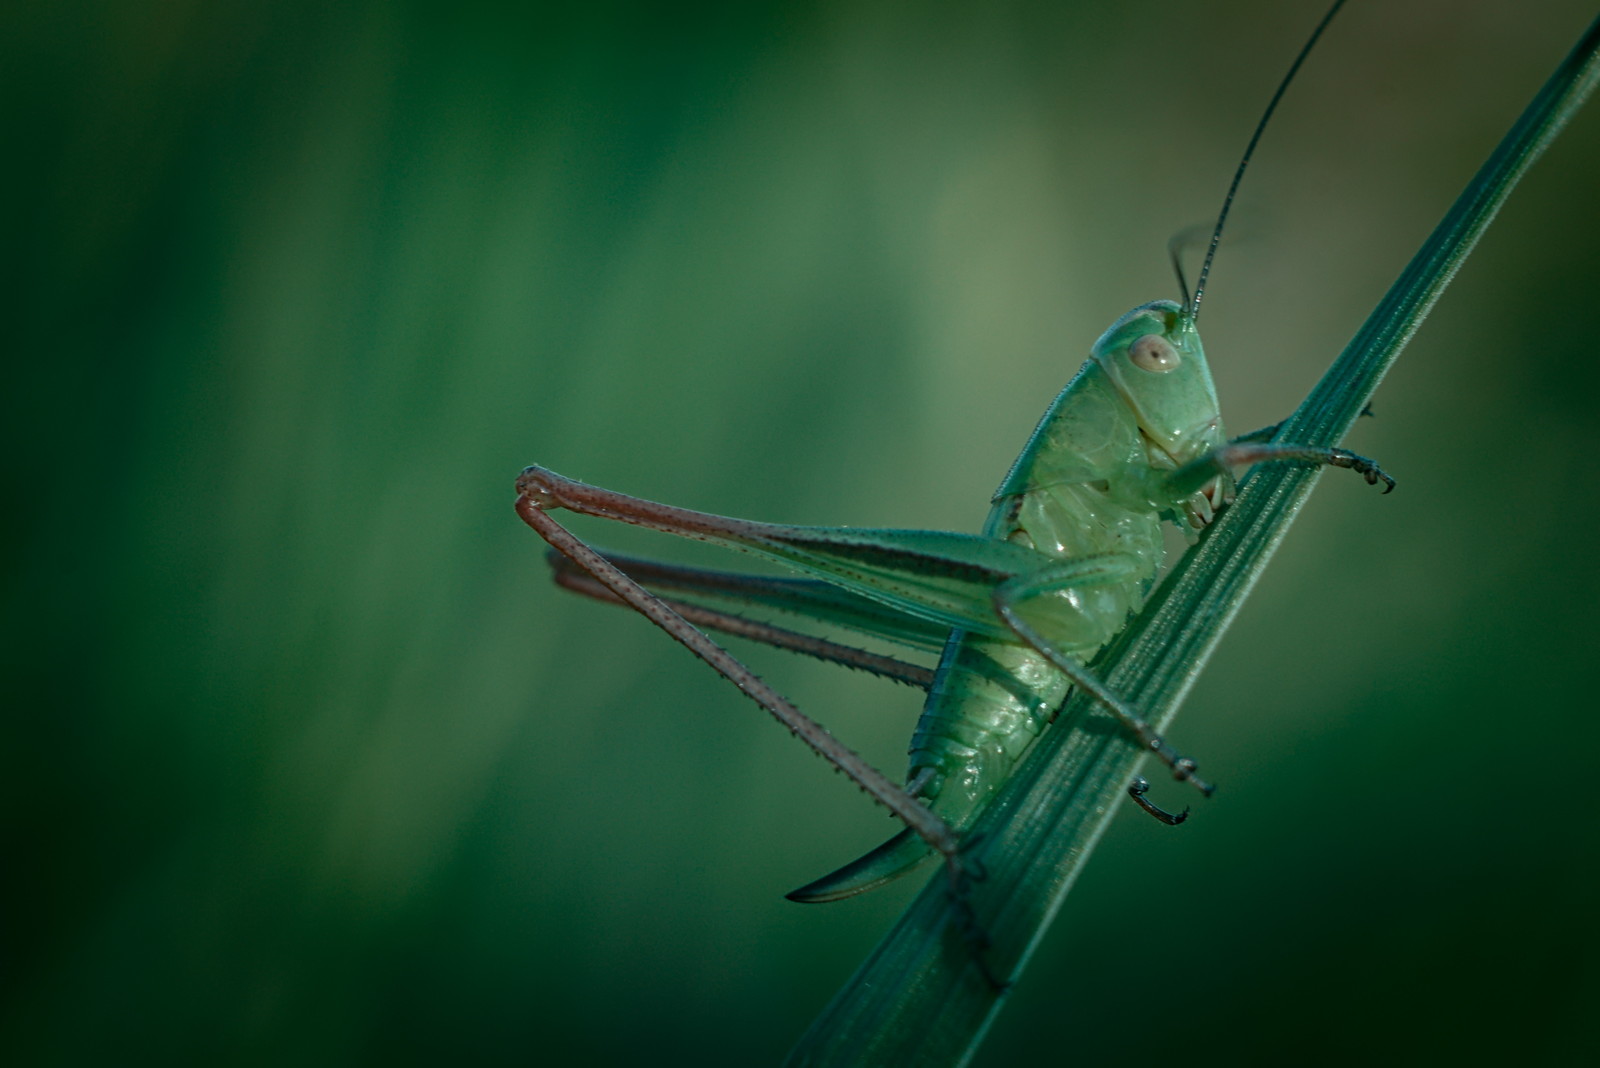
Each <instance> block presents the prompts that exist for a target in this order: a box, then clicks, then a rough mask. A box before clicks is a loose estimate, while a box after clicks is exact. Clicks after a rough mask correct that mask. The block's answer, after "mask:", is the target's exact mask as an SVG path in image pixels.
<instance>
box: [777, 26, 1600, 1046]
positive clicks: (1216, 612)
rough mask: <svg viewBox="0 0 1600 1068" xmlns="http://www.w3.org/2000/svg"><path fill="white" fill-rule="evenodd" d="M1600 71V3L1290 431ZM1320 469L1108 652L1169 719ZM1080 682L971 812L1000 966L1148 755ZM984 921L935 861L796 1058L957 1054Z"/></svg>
mask: <svg viewBox="0 0 1600 1068" xmlns="http://www.w3.org/2000/svg"><path fill="white" fill-rule="evenodd" d="M1597 79H1600V20H1597V21H1596V22H1595V23H1594V24H1592V25H1591V26H1590V27H1589V29H1588V30H1587V31H1585V33H1584V35H1583V36H1582V38H1580V40H1579V41H1578V44H1577V46H1576V47H1575V48H1574V49H1573V51H1572V53H1571V54H1570V55H1569V56H1568V57H1567V58H1566V59H1565V60H1563V61H1562V63H1561V65H1560V66H1559V67H1557V69H1556V72H1555V74H1554V75H1552V76H1551V78H1550V81H1549V82H1548V83H1547V84H1546V85H1545V86H1544V88H1543V89H1541V90H1540V92H1539V94H1538V95H1537V96H1536V97H1535V98H1534V100H1533V103H1532V104H1530V105H1529V107H1528V109H1527V111H1525V112H1524V113H1523V115H1522V117H1521V118H1520V119H1518V120H1517V123H1516V125H1515V126H1513V127H1512V129H1511V132H1510V133H1508V134H1507V135H1506V137H1505V139H1504V140H1503V141H1502V142H1501V143H1500V146H1499V147H1498V148H1496V149H1495V151H1494V154H1493V155H1492V156H1490V158H1489V160H1488V162H1487V163H1485V164H1484V166H1483V168H1482V169H1481V170H1480V171H1479V172H1478V174H1477V175H1476V176H1475V177H1474V178H1473V179H1472V181H1471V182H1470V183H1469V184H1468V186H1467V189H1466V191H1465V192H1464V193H1462V195H1461V196H1460V197H1459V198H1458V199H1457V201H1456V203H1455V204H1454V206H1452V207H1451V209H1450V211H1449V213H1448V214H1447V215H1446V216H1445V218H1444V221H1443V222H1442V223H1440V224H1439V226H1438V228H1437V229H1435V230H1434V232H1433V234H1432V235H1430V236H1429V238H1428V240H1427V242H1426V243H1425V244H1424V245H1423V246H1422V249H1421V251H1419V252H1418V253H1417V255H1416V256H1415V257H1414V258H1413V259H1412V261H1411V263H1410V264H1409V265H1408V266H1407V267H1406V269H1405V271H1404V272H1402V273H1401V275H1400V278H1399V280H1398V281H1396V282H1395V284H1394V285H1393V286H1392V287H1391V288H1390V290H1389V292H1388V293H1387V294H1386V295H1385V296H1384V298H1383V300H1382V301H1381V302H1380V303H1379V304H1378V307H1377V308H1376V309H1375V310H1374V311H1373V313H1372V315H1371V316H1370V317H1369V318H1368V319H1367V321H1366V323H1365V324H1364V325H1363V326H1362V327H1361V329H1360V330H1359V331H1358V332H1357V333H1356V336H1355V338H1354V339H1353V340H1352V341H1351V342H1350V344H1349V345H1348V346H1346V348H1345V350H1344V351H1343V352H1342V353H1341V354H1340V355H1339V358H1338V359H1337V360H1335V361H1334V363H1333V366H1332V367H1330V368H1329V369H1328V371H1327V373H1326V374H1325V375H1323V377H1322V379H1321V381H1319V382H1318V383H1317V385H1316V387H1315V388H1314V389H1313V390H1312V391H1311V394H1310V396H1308V397H1307V398H1306V400H1305V402H1304V403H1303V404H1301V405H1300V407H1299V408H1298V409H1297V410H1296V411H1295V413H1294V415H1292V416H1291V417H1290V418H1289V419H1288V420H1287V421H1286V422H1285V423H1284V424H1283V426H1282V427H1281V428H1280V429H1279V432H1278V436H1277V439H1276V440H1280V441H1290V442H1295V443H1299V444H1307V445H1337V444H1338V442H1339V440H1340V439H1341V438H1342V437H1343V436H1344V433H1345V431H1346V430H1348V429H1349V427H1350V426H1351V424H1353V423H1354V422H1355V421H1356V419H1357V417H1358V416H1359V415H1360V413H1361V411H1362V409H1363V408H1364V407H1365V406H1366V405H1367V402H1368V401H1369V400H1370V399H1371V397H1372V394H1373V391H1374V390H1376V389H1377V386H1378V383H1379V381H1380V380H1381V379H1382V378H1383V375H1384V373H1385V372H1386V371H1387V370H1388V369H1389V366H1390V364H1392V363H1393V362H1394V360H1395V358H1396V357H1397V356H1398V355H1399V353H1400V350H1401V348H1403V347H1404V345H1405V343H1406V342H1407V341H1408V340H1410V338H1411V335H1412V334H1413V333H1414V332H1415V331H1416V329H1417V327H1418V326H1419V325H1420V324H1421V322H1422V320H1423V318H1424V317H1426V315H1427V314H1428V311H1429V310H1430V309H1431V308H1432V307H1433V303H1434V301H1435V300H1437V299H1438V297H1439V294H1440V293H1441V292H1443V290H1444V288H1445V286H1447V285H1448V284H1449V283H1450V280H1451V278H1452V277H1453V276H1454V274H1455V272H1456V270H1457V268H1459V267H1460V265H1461V263H1462V261H1463V260H1465V259H1466V257H1467V254H1468V253H1469V252H1471V251H1472V248H1473V246H1474V245H1475V244H1476V243H1477V240H1478V238H1479V237H1480V236H1481V235H1482V234H1483V232H1484V230H1485V229H1487V227H1488V225H1489V223H1490V221H1491V220H1492V219H1493V218H1494V216H1495V213H1496V212H1498V211H1499V209H1500V206H1501V205H1502V204H1503V203H1504V202H1505V199H1506V197H1507V195H1508V194H1509V193H1510V191H1511V189H1512V187H1513V186H1515V185H1516V183H1517V182H1518V181H1519V180H1520V179H1521V178H1522V176H1523V174H1525V173H1526V172H1527V170H1528V168H1529V166H1530V165H1531V164H1532V163H1533V161H1534V160H1535V159H1537V158H1538V156H1539V155H1540V153H1542V152H1543V151H1544V149H1545V147H1546V146H1548V145H1549V143H1550V142H1551V141H1552V140H1553V139H1554V137H1555V136H1556V134H1557V133H1558V132H1559V131H1560V129H1561V127H1562V126H1563V125H1564V124H1565V123H1566V122H1567V120H1568V119H1570V118H1571V117H1572V116H1573V115H1574V114H1575V113H1576V112H1577V110H1578V108H1579V107H1580V106H1582V103H1583V101H1584V99H1585V98H1586V97H1587V95H1588V94H1589V92H1590V91H1591V90H1592V89H1593V88H1594V85H1595V82H1596V80H1597ZM1318 473H1319V472H1318V470H1316V469H1309V468H1305V467H1300V466H1295V465H1288V464H1278V465H1271V466H1266V467H1263V468H1261V469H1259V470H1257V471H1255V472H1253V473H1252V475H1251V476H1250V477H1249V478H1247V479H1246V480H1245V482H1244V484H1243V486H1242V488H1241V490H1240V493H1239V496H1238V499H1237V500H1236V501H1235V502H1234V504H1233V506H1232V507H1231V508H1229V509H1228V511H1227V513H1226V514H1225V515H1224V516H1223V517H1222V518H1221V519H1220V520H1219V521H1218V522H1217V523H1215V524H1214V525H1213V526H1212V528H1211V529H1210V530H1209V531H1208V532H1207V536H1206V537H1205V538H1204V539H1203V540H1202V542H1201V544H1200V545H1199V546H1197V547H1196V548H1195V549H1194V550H1193V551H1192V552H1190V553H1188V554H1186V555H1185V556H1184V558H1183V559H1182V560H1181V561H1179V563H1178V565H1177V566H1176V567H1175V568H1174V569H1173V571H1172V573H1171V574H1170V575H1169V576H1168V577H1167V579H1166V581H1165V582H1163V583H1162V585H1161V587H1160V588H1159V589H1158V590H1157V591H1156V593H1155V596H1154V597H1152V598H1151V601H1150V603H1149V604H1148V605H1146V606H1145V609H1144V611H1143V612H1141V613H1140V614H1139V616H1138V617H1137V618H1136V619H1135V620H1134V621H1133V622H1132V623H1130V624H1129V626H1128V628H1127V630H1126V631H1124V633H1123V634H1122V635H1121V636H1120V637H1119V638H1118V639H1117V641H1116V642H1115V643H1114V644H1113V645H1112V646H1111V648H1110V649H1108V650H1107V652H1106V654H1105V655H1104V656H1102V657H1101V658H1100V659H1099V660H1098V662H1097V664H1096V669H1097V671H1098V672H1099V674H1100V675H1101V677H1102V678H1104V679H1105V680H1106V682H1107V683H1108V684H1109V685H1110V687H1111V688H1112V690H1113V691H1114V692H1116V693H1119V694H1122V695H1124V696H1125V697H1126V698H1127V699H1128V700H1130V701H1132V702H1133V703H1134V704H1135V705H1137V706H1139V707H1141V708H1143V709H1145V710H1146V712H1147V714H1148V716H1149V718H1150V719H1151V720H1152V721H1154V722H1155V723H1156V724H1157V725H1158V726H1160V727H1162V728H1165V726H1166V725H1167V723H1168V722H1169V721H1170V720H1171V718H1172V716H1173V714H1174V713H1175V712H1176V711H1177V708H1178V705H1179V704H1180V703H1181V702H1182V700H1183V698H1184V696H1185V694H1186V693H1187V692H1188V689H1189V686H1190V684H1191V683H1192V682H1193V680H1194V678H1195V676H1196V675H1197V674H1198V673H1199V671H1200V669H1201V667H1202V666H1203V665H1204V664H1205V662H1206V660H1207V658H1208V657H1209V656H1210V655H1211V651H1212V650H1213V649H1214V648H1215V647H1216V644H1217V642H1218V641H1219V640H1220V639H1221V637H1222V634H1223V632H1224V631H1226V630H1227V628H1228V625H1229V624H1230V623H1231V622H1232V620H1233V617H1234V615H1235V613H1236V612H1237V611H1238V609H1239V606H1240V604H1241V603H1242V602H1243V600H1244V598H1245V596H1246V594H1248V593H1249V591H1250V588H1251V587H1252V586H1253V585H1254V583H1255V580H1256V578H1257V576H1259V575H1260V573H1261V570H1262V568H1263V567H1265V566H1266V563H1267V560H1268V559H1269V558H1270V557H1271V556H1272V553H1273V551H1274V550H1275V549H1276V548H1277V546H1278V543H1279V542H1280V541H1281V540H1282V538H1283V536H1284V534H1285V533H1286V532H1287V530H1288V528H1289V524H1290V523H1291V522H1292V521H1293V519H1294V517H1295V514H1296V513H1297V512H1298V511H1299V509H1300V506H1301V505H1302V504H1303V503H1304V502H1305V499H1306V497H1307V495H1308V494H1309V493H1310V492H1311V488H1312V486H1313V485H1314V484H1315V482H1316V479H1317V476H1318ZM1144 757H1145V754H1144V752H1143V751H1141V750H1139V749H1137V748H1135V747H1134V746H1132V745H1130V744H1128V742H1127V741H1126V739H1125V738H1124V737H1123V736H1122V735H1121V734H1120V733H1119V732H1118V731H1117V729H1116V728H1115V725H1114V724H1113V722H1112V721H1111V720H1110V719H1109V717H1107V716H1106V715H1104V714H1103V713H1101V712H1099V711H1098V710H1097V709H1096V708H1095V707H1093V705H1092V704H1091V703H1090V702H1089V701H1088V700H1087V699H1086V698H1084V697H1083V696H1082V695H1076V694H1075V695H1074V696H1073V697H1072V698H1070V699H1069V700H1068V702H1067V704H1066V706H1065V707H1064V708H1063V709H1062V712H1061V716H1060V718H1059V720H1058V721H1057V724H1056V726H1054V727H1053V728H1052V729H1051V730H1049V731H1047V732H1046V733H1045V735H1044V737H1042V738H1041V739H1040V741H1039V743H1038V744H1037V745H1036V746H1035V747H1034V749H1033V750H1032V751H1031V752H1030V753H1029V754H1028V756H1027V758H1026V759H1025V760H1024V761H1023V763H1022V764H1021V766H1020V767H1019V769H1018V771H1017V773H1016V775H1015V776H1014V777H1013V778H1012V780H1011V781H1010V782H1009V783H1008V784H1007V785H1006V787H1005V788H1004V789H1003V790H1002V792H1001V793H1000V795H999V796H998V797H997V798H996V799H995V801H994V802H993V804H991V805H990V806H989V809H988V810H987V811H986V812H985V813H984V815H983V817H982V819H981V820H980V821H979V822H978V824H977V826H976V827H975V828H974V829H973V837H974V840H975V841H976V842H977V845H976V846H975V847H974V848H973V849H972V850H971V856H972V858H973V859H974V860H975V861H979V862H981V864H982V865H983V868H984V869H985V874H986V877H985V878H983V879H982V880H981V881H979V882H977V883H975V884H974V887H973V889H972V891H971V892H970V895H969V897H968V899H967V904H968V905H970V909H971V914H972V916H974V917H975V918H976V926H977V929H981V930H982V932H983V934H984V935H985V936H987V937H988V939H989V940H990V943H989V948H988V951H987V954H986V958H985V959H986V963H987V965H988V968H989V969H990V970H991V971H992V972H993V973H994V974H996V975H999V976H1002V977H1006V978H1008V979H1011V980H1013V981H1014V980H1015V979H1016V977H1017V976H1018V975H1020V973H1021V971H1022V968H1023V966H1024V965H1025V964H1026V962H1027V959H1028V957H1029V955H1030V954H1031V953H1032V951H1033V949H1034V947H1035V946H1036V945H1037V944H1038V942H1039V939H1040V938H1041V937H1042V935H1043V933H1044V931H1045V930H1046V928H1047V927H1048V926H1049V923H1050V921H1051V919H1052V918H1053V917H1054V916H1055V914H1056V912H1057V910H1059V909H1060V907H1061V904H1062V901H1063V899H1064V898H1065V896H1066V893H1067V890H1068V889H1069V888H1070V887H1071V885H1072V881H1073V879H1074V878H1075V877H1076V876H1077V874H1078V872H1079V871H1080V870H1081V868H1082V865H1083V862H1084V861H1085V860H1086V859H1087V857H1088V856H1089V853H1090V852H1091V851H1092V850H1093V848H1094V846H1095V843H1096V842H1097V841H1098V840H1099V838H1100V835H1101V834H1102V833H1103V832H1104V831H1105V828H1106V825H1107V824H1108V823H1109V821H1110V818H1111V814H1112V813H1113V811H1114V810H1115V806H1117V805H1119V804H1120V803H1121V802H1122V794H1123V792H1124V790H1125V789H1126V787H1127V785H1128V782H1129V781H1130V780H1131V779H1132V777H1133V775H1134V773H1135V772H1136V770H1137V768H1138V765H1139V764H1140V762H1141V761H1142V760H1143V759H1144ZM973 930H974V925H973V923H972V922H970V921H968V922H963V918H962V913H961V910H958V909H957V908H955V907H953V905H952V902H951V900H950V898H949V894H948V891H947V884H946V881H945V880H944V878H943V877H942V876H941V877H938V878H935V879H934V880H933V881H932V882H931V883H930V884H929V886H928V887H927V888H926V889H925V890H924V891H923V892H922V894H921V895H920V896H918V898H917V899H916V900H915V901H914V902H913V903H912V904H911V906H910V907H909V908H908V909H907V911H906V913H905V914H904V915H903V916H902V917H901V918H900V921H899V922H898V923H897V924H896V926H895V928H894V929H893V930H892V931H891V932H890V933H889V935H888V937H887V938H886V939H885V940H884V941H883V942H882V943H881V944H880V945H879V946H878V947H877V949H876V950H874V951H873V953H872V955H871V956H870V957H868V959H867V960H866V962H865V963H864V964H862V966H861V968H860V969H859V970H858V971H857V972H856V974H855V975H854V976H853V977H852V978H851V979H850V980H849V982H847V983H846V984H845V986H844V987H843V989H841V990H840V991H839V993H838V994H837V995H836V996H835V997H834V999H833V1001H832V1002H831V1003H830V1004H829V1005H828V1007H827V1008H826V1009H824V1010H823V1012H822V1014H821V1015H820V1016H819V1017H818V1018H817V1019H816V1021H815V1022H814V1023H813V1024H812V1026H811V1028H810V1029H809V1030H808V1031H807V1032H806V1034H805V1035H804V1036H803V1037H802V1039H801V1040H800V1043H799V1045H798V1046H797V1047H796V1048H795V1050H794V1051H793V1053H792V1054H791V1055H790V1059H789V1063H790V1064H793V1065H813V1064H827V1065H846V1064H917V1065H935V1064H959V1063H964V1062H965V1061H966V1060H967V1059H969V1058H970V1057H971V1056H972V1054H973V1053H974V1052H975V1051H976V1049H977V1047H978V1045H979V1043H980V1042H981V1041H982V1038H983V1035H984V1032H985V1031H986V1030H987V1028H988V1026H989V1024H990V1023H991V1022H992V1021H993V1019H994V1015H995V1013H996V1012H997V1011H998V1009H999V1006H1000V1004H1001V1002H1002V1001H1003V997H1002V992H1001V991H1000V990H998V989H997V988H996V987H995V986H994V985H993V984H991V982H990V981H989V980H988V979H987V978H986V977H985V974H984V969H983V968H981V967H980V966H979V965H978V964H977V963H975V961H974V958H973V954H972V949H971V947H970V943H969V938H970V936H971V934H972V932H973Z"/></svg>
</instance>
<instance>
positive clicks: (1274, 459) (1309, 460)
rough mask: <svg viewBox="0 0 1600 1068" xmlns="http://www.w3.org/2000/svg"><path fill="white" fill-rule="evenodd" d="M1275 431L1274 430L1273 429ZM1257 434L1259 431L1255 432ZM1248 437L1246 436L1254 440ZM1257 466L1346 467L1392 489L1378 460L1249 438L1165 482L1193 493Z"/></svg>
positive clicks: (1186, 467) (1209, 455)
mask: <svg viewBox="0 0 1600 1068" xmlns="http://www.w3.org/2000/svg"><path fill="white" fill-rule="evenodd" d="M1274 429H1275V428H1274ZM1258 433H1259V432H1258ZM1253 436H1254V435H1249V436H1248V437H1253ZM1259 463H1302V464H1323V465H1326V466H1328V467H1347V468H1349V469H1350V470H1352V471H1354V472H1355V473H1356V474H1358V475H1360V476H1361V477H1363V478H1365V479H1366V480H1367V484H1368V485H1369V486H1376V485H1377V484H1378V483H1379V482H1382V483H1383V484H1384V488H1383V492H1385V493H1388V492H1389V491H1390V490H1392V489H1394V479H1392V478H1390V477H1389V476H1388V475H1387V474H1385V473H1384V471H1383V468H1381V467H1379V466H1378V464H1377V461H1375V460H1369V459H1368V458H1367V457H1365V456H1358V455H1356V454H1355V453H1353V452H1350V451H1349V450H1348V449H1333V448H1328V447H1325V446H1321V445H1287V444H1282V443H1279V442H1274V441H1267V442H1257V441H1250V440H1248V438H1240V439H1238V440H1236V441H1230V442H1228V444H1226V445H1222V446H1219V447H1217V448H1215V449H1212V450H1211V451H1210V452H1208V453H1206V454H1205V455H1204V456H1202V457H1200V458H1199V459H1198V460H1193V461H1191V462H1189V463H1187V464H1184V465H1183V466H1182V467H1180V468H1178V470H1176V471H1174V472H1173V473H1172V474H1171V475H1170V476H1169V477H1168V479H1167V484H1168V485H1169V486H1171V487H1172V489H1173V491H1174V492H1175V493H1176V494H1177V495H1178V496H1186V495H1188V494H1190V493H1193V492H1195V491H1196V490H1198V489H1200V488H1201V487H1202V486H1204V485H1205V484H1206V483H1207V482H1210V481H1211V480H1212V479H1213V478H1216V477H1217V476H1218V475H1219V474H1226V473H1228V472H1229V471H1231V470H1232V469H1233V468H1235V467H1248V466H1250V465H1251V464H1259Z"/></svg>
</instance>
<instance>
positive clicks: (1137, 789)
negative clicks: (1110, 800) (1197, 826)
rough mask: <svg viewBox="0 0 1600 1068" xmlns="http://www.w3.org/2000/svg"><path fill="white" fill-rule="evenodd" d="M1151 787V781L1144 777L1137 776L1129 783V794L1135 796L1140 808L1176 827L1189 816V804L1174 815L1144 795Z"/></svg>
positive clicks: (1169, 825)
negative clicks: (1148, 781)
mask: <svg viewBox="0 0 1600 1068" xmlns="http://www.w3.org/2000/svg"><path fill="white" fill-rule="evenodd" d="M1149 789H1150V784H1149V783H1147V782H1145V781H1144V779H1142V778H1136V779H1134V780H1133V782H1131V783H1129V784H1128V796H1129V797H1131V798H1133V800H1134V803H1135V804H1137V805H1138V806H1139V807H1140V808H1142V809H1144V810H1145V811H1146V812H1148V813H1150V815H1152V816H1154V817H1155V818H1156V819H1158V820H1160V821H1161V822H1162V823H1165V824H1166V825H1167V826H1168V827H1176V826H1177V825H1178V824H1180V823H1182V822H1183V821H1184V820H1186V819H1188V818H1189V806H1187V805H1185V806H1184V808H1183V811H1182V812H1179V813H1178V814H1177V815H1173V814H1172V813H1171V812H1168V811H1167V810H1166V809H1164V808H1162V807H1161V806H1159V805H1157V804H1156V803H1155V802H1154V801H1151V800H1150V799H1149V798H1147V797H1145V796H1144V795H1145V793H1146V792H1147V791H1148V790H1149Z"/></svg>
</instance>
